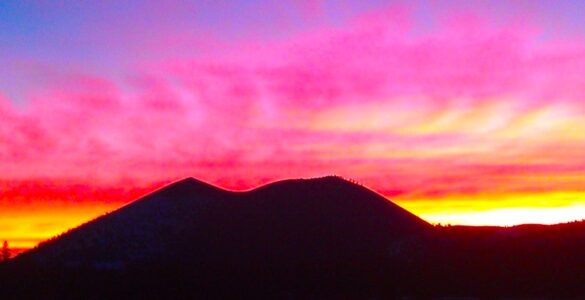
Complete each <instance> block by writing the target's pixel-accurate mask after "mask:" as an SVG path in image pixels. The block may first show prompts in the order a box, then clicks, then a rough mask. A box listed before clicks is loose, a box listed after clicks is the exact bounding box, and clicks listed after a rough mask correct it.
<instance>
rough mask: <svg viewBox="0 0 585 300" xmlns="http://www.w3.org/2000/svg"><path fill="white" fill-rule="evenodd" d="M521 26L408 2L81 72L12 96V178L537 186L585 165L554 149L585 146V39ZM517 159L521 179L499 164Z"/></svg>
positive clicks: (411, 188) (4, 107) (4, 137)
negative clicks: (201, 51)
mask: <svg viewBox="0 0 585 300" xmlns="http://www.w3.org/2000/svg"><path fill="white" fill-rule="evenodd" d="M513 25H515V24H512V25H509V26H505V25H504V26H499V27H493V26H491V25H490V23H489V22H482V19H481V18H475V17H469V16H463V17H459V16H456V17H454V18H452V19H451V20H449V21H445V22H442V23H439V24H438V25H437V26H436V27H435V28H433V29H431V30H428V31H425V32H418V31H416V30H414V29H416V28H417V26H419V25H418V24H416V22H415V21H414V20H413V19H412V17H411V15H410V13H409V12H408V10H388V11H384V12H379V13H374V14H366V15H362V16H359V17H358V18H356V19H355V20H353V21H351V22H348V23H347V24H345V26H339V27H324V28H321V29H318V30H315V31H311V32H306V33H303V34H298V35H296V36H294V37H292V38H290V39H286V40H281V41H270V42H266V43H261V44H259V43H255V42H252V41H242V40H240V41H238V42H234V43H233V44H231V45H227V44H224V45H227V46H226V47H227V48H226V49H222V50H220V51H218V52H217V53H215V54H206V55H194V56H193V57H192V58H185V57H184V56H181V57H177V58H173V59H170V58H169V59H165V60H163V61H150V60H147V61H143V62H142V63H139V64H137V65H136V66H134V67H132V68H130V69H127V70H126V77H125V78H119V77H114V76H108V75H104V74H101V75H96V74H86V73H83V72H75V73H71V74H67V75H66V76H62V77H60V80H58V81H56V82H53V83H51V84H49V85H48V86H46V87H43V88H41V89H36V90H35V91H31V92H30V93H28V94H30V95H31V97H30V98H29V99H28V101H27V103H26V104H25V105H22V106H19V107H16V106H15V105H13V104H11V103H10V102H9V101H7V100H2V101H0V116H1V119H0V139H1V141H2V143H1V144H0V161H1V164H0V172H1V175H0V178H2V179H3V180H6V181H15V182H16V181H23V180H27V179H30V178H53V179H54V180H57V179H59V180H61V179H66V180H73V181H78V182H81V183H84V184H88V183H92V184H97V183H100V184H106V183H107V184H110V185H116V184H118V183H119V182H123V181H124V180H129V179H131V180H135V181H137V182H141V183H142V184H146V183H149V182H155V181H156V182H159V181H162V180H169V179H177V178H180V177H183V176H187V175H194V176H198V177H201V178H203V179H205V180H209V181H211V182H215V183H220V184H222V185H224V186H227V187H230V188H237V189H246V188H250V187H252V186H254V185H256V184H258V183H262V182H266V181H270V180H274V179H278V178H284V177H299V176H316V175H322V174H330V173H339V174H342V175H345V176H348V177H355V178H358V179H363V180H365V181H367V183H369V184H371V185H372V186H373V187H374V188H377V187H379V188H380V189H382V190H388V191H393V192H392V193H391V194H400V195H407V194H413V195H417V193H418V194H420V193H428V194H432V193H434V194H442V195H443V194H449V193H472V192H477V191H484V190H488V189H491V187H490V186H489V185H487V184H484V183H483V182H484V181H488V182H495V183H497V184H500V187H501V188H502V189H503V192H505V191H506V190H507V191H516V190H519V189H530V188H535V186H537V185H539V184H541V183H542V182H543V181H542V180H543V179H538V180H537V179H534V178H533V177H531V176H532V175H533V174H535V173H538V174H541V173H542V174H544V175H546V174H548V175H550V176H552V177H555V176H561V175H562V174H564V173H562V172H561V175H558V172H559V169H561V170H565V169H567V168H571V167H572V168H573V169H572V170H573V171H574V169H575V168H576V169H577V170H582V169H581V168H582V164H581V163H580V161H579V162H576V160H578V157H577V156H576V155H575V154H574V153H572V152H571V153H569V152H566V153H565V154H559V153H554V152H546V151H543V150H542V149H544V148H547V147H552V145H556V144H561V143H562V144H563V145H566V146H565V147H566V148H567V149H569V148H570V147H571V145H574V146H573V149H578V150H579V151H580V150H583V149H585V148H583V147H584V146H583V145H584V143H583V140H585V136H584V135H583V134H582V133H580V132H578V131H574V132H573V133H572V134H569V133H567V132H568V131H567V130H568V128H572V127H574V126H578V125H576V124H579V120H583V119H582V118H583V114H584V109H583V108H584V107H583V103H584V102H583V101H582V99H583V98H584V97H585V84H584V83H585V82H584V81H583V80H584V79H583V78H585V74H584V73H585V71H584V70H585V66H584V64H585V43H583V42H582V40H580V39H579V38H574V39H572V40H571V42H570V43H566V42H563V43H561V42H558V41H555V40H547V39H543V37H542V36H541V35H539V31H538V30H535V29H534V27H530V26H528V27H518V26H513ZM527 28H528V29H527ZM173 34H177V35H180V33H173ZM228 46H229V47H228ZM149 51H153V50H152V49H150V50H149ZM161 51H162V50H161ZM567 151H570V150H567ZM575 151H577V150H575ZM579 151H577V152H579ZM547 157H548V158H550V162H548V164H547V167H546V168H543V169H538V170H536V169H535V167H534V166H533V165H534V164H535V163H536V162H539V160H543V159H546V158H547ZM478 165H479V166H481V167H478ZM510 165H513V166H515V167H514V168H512V169H513V170H514V172H515V174H516V173H518V177H519V178H517V179H514V180H513V181H512V182H511V183H509V184H504V183H505V180H504V179H503V177H501V176H499V175H498V174H497V173H498V172H495V173H496V174H494V173H493V172H492V171H490V172H487V171H486V170H494V169H495V170H500V171H501V170H510V169H508V166H510ZM454 168H456V169H454ZM419 170H424V171H425V172H422V171H419ZM486 172H487V173H489V175H486ZM544 175H543V176H544ZM389 178H390V179H392V180H391V182H392V183H391V184H388V183H387V182H389ZM580 180H581V179H577V182H582V181H580ZM454 182H456V183H457V184H453V183H454ZM389 185H391V186H389ZM557 187H558V188H563V189H564V188H576V185H573V184H570V185H563V184H558V185H557ZM554 188H555V186H552V187H551V189H554Z"/></svg>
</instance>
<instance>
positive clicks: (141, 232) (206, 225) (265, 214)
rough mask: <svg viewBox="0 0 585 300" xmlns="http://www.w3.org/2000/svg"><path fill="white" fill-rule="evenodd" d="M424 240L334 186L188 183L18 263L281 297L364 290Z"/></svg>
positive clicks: (373, 202)
mask: <svg viewBox="0 0 585 300" xmlns="http://www.w3.org/2000/svg"><path fill="white" fill-rule="evenodd" d="M431 230H432V226H431V225H430V224H428V223H426V222H425V221H423V220H421V219H420V218H418V217H416V216H415V215H413V214H411V213H410V212H408V211H406V210H404V209H402V208H401V207H399V206H397V205H396V204H394V203H392V202H390V201H388V200H387V199H386V198H384V197H382V196H381V195H379V194H377V193H375V192H373V191H371V190H369V189H367V188H364V187H362V186H360V185H357V184H354V183H351V182H348V181H346V180H343V179H341V178H340V177H335V176H330V177H324V178H317V179H299V180H285V181H280V182H275V183H272V184H268V185H265V186H263V187H260V188H257V189H254V190H251V191H248V192H230V191H226V190H222V189H219V188H217V187H214V186H211V185H209V184H206V183H204V182H201V181H198V180H196V179H194V178H188V179H184V180H181V181H179V182H176V183H174V184H171V185H169V186H167V187H164V188H162V189H160V190H158V191H156V192H154V193H152V194H150V195H147V196H145V197H143V198H141V199H138V200H137V201H135V202H133V203H130V204H129V205H126V206H124V207H122V208H120V209H119V210H117V211H115V212H112V213H110V214H108V215H105V216H102V217H100V218H97V219H96V220H93V221H91V222H89V223H86V224H84V225H82V226H80V227H78V228H75V229H73V230H71V231H69V232H67V233H65V234H63V235H61V236H59V237H58V238H55V239H53V240H50V241H48V242H45V243H43V244H41V245H40V246H39V247H37V248H36V249H34V250H32V251H30V252H28V253H25V254H23V255H21V256H20V257H19V258H18V259H17V261H16V262H15V263H21V264H28V265H34V266H40V267H41V268H47V269H53V270H64V271H63V272H77V271H79V270H83V271H84V272H86V273H87V272H114V273H116V272H118V273H126V272H128V273H132V274H134V273H137V272H138V271H137V270H141V271H144V272H155V271H154V270H157V271H159V270H160V269H165V270H173V273H174V274H171V275H167V277H168V276H170V277H174V276H176V275H177V274H186V275H185V276H181V277H182V278H178V279H177V280H180V281H187V282H188V284H187V286H190V285H192V284H195V285H198V284H200V285H201V286H202V289H209V288H210V286H215V287H217V286H222V285H225V283H226V282H227V280H226V278H229V281H230V285H231V286H232V287H233V286H235V285H238V286H247V287H250V286H266V285H270V286H271V288H274V289H275V290H281V291H283V290H291V289H293V290H294V289H305V288H307V289H311V287H310V286H311V285H320V284H324V283H326V282H329V283H328V284H330V285H331V286H338V285H339V284H340V283H341V282H344V283H346V282H354V283H357V284H358V285H360V286H364V285H368V284H370V282H371V281H372V280H374V281H375V280H381V279H382V278H381V277H382V274H385V273H387V272H386V270H385V268H389V269H391V268H396V267H400V268H404V269H405V271H406V270H407V269H408V268H409V267H410V266H409V264H411V263H412V259H411V258H410V256H411V255H412V254H413V253H416V252H417V251H419V252H420V249H419V248H420V245H421V244H420V240H421V239H422V238H423V237H424V236H426V235H428V234H429V233H430V231H431ZM406 255H408V256H409V258H408V259H406ZM164 272H166V271H164ZM138 277H139V276H138ZM136 278H137V277H134V279H136ZM195 278H197V280H196V283H193V282H192V280H194V279H195ZM145 280H146V279H145ZM146 281H148V280H146ZM359 281H362V282H359ZM137 282H140V280H137ZM235 283H237V284H235ZM149 284H150V285H152V284H155V283H152V282H149ZM203 286H204V287H205V288H203ZM238 289H239V288H238Z"/></svg>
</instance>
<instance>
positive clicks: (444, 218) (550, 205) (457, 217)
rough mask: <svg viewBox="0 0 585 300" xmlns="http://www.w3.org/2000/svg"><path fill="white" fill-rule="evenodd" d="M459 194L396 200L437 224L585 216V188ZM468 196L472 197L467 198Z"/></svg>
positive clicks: (557, 220)
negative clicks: (553, 191) (571, 190)
mask: <svg viewBox="0 0 585 300" xmlns="http://www.w3.org/2000/svg"><path fill="white" fill-rule="evenodd" d="M471 197H472V196H469V195H467V196H455V197H452V198H451V199H426V200H422V199H420V200H409V201H403V200H402V201H401V200H398V201H396V202H397V203H398V204H399V205H401V206H402V207H404V208H405V209H407V210H409V211H410V212H412V213H414V214H416V215H417V216H419V217H421V218H422V219H424V220H426V221H428V222H430V223H433V224H443V225H446V224H451V225H471V226H484V225H493V226H513V225H519V224H557V223H563V222H570V221H575V220H582V219H585V192H571V193H569V192H565V193H560V192H555V193H533V194H508V195H477V196H473V199H471ZM466 198H468V199H467V200H466Z"/></svg>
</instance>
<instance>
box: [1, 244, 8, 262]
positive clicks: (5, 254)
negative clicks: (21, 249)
mask: <svg viewBox="0 0 585 300" xmlns="http://www.w3.org/2000/svg"><path fill="white" fill-rule="evenodd" d="M9 259H10V248H8V241H4V243H3V244H2V253H0V261H6V260H9Z"/></svg>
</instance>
